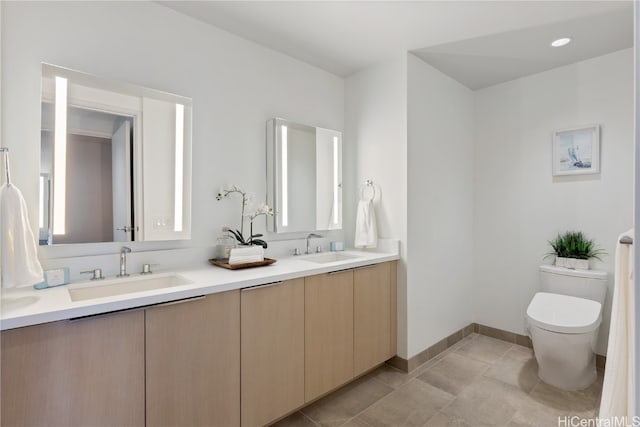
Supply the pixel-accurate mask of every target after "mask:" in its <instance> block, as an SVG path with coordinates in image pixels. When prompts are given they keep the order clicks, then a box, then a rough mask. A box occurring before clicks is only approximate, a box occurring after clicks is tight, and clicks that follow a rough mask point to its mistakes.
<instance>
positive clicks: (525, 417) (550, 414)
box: [510, 396, 569, 427]
mask: <svg viewBox="0 0 640 427" xmlns="http://www.w3.org/2000/svg"><path fill="white" fill-rule="evenodd" d="M566 415H568V413H567V412H565V411H562V410H560V409H556V408H552V407H549V406H547V405H543V404H542V403H540V402H538V401H536V400H535V399H534V398H532V397H531V396H529V397H528V399H525V400H524V401H523V402H522V404H521V405H520V406H519V408H518V410H517V411H516V413H515V414H514V416H513V418H512V419H511V423H510V425H511V426H530V427H547V426H557V425H558V418H559V417H564V416H566ZM567 425H569V424H567Z"/></svg>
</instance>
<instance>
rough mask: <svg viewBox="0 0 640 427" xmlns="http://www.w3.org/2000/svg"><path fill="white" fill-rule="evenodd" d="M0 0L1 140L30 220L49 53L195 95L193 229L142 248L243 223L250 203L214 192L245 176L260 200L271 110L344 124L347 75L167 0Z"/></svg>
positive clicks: (107, 247) (48, 254)
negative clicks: (242, 211)
mask: <svg viewBox="0 0 640 427" xmlns="http://www.w3.org/2000/svg"><path fill="white" fill-rule="evenodd" d="M0 7H1V8H2V28H1V30H2V43H3V45H2V48H3V49H2V70H1V75H2V123H3V124H5V126H3V128H2V140H3V142H4V143H5V144H6V145H7V146H8V147H10V149H11V156H12V161H13V178H14V181H15V183H16V185H18V186H19V187H20V188H21V190H22V191H23V194H24V196H25V199H26V202H27V204H28V206H29V211H30V219H31V223H32V224H37V208H38V204H37V203H38V170H39V150H40V148H39V147H40V79H41V64H40V63H41V62H48V63H53V64H57V65H61V66H65V67H68V68H72V69H76V70H80V71H84V72H88V73H92V74H96V75H99V76H102V77H105V78H109V79H114V80H118V81H124V82H129V83H133V84H139V85H143V86H147V87H151V88H154V89H159V90H163V91H167V92H172V93H177V94H180V95H183V96H188V97H191V98H193V126H194V127H193V218H192V221H193V222H192V227H193V228H192V240H191V241H188V242H165V243H162V242H148V243H145V242H141V243H136V244H133V245H132V247H133V249H134V251H140V250H152V249H160V248H170V247H201V246H211V245H213V244H214V241H215V238H216V237H217V235H218V234H219V232H220V228H221V227H222V226H223V225H231V226H238V225H239V216H240V215H239V208H240V205H239V203H240V202H239V201H238V200H236V199H234V200H225V201H221V202H217V201H216V200H215V193H216V192H217V191H218V189H219V188H220V186H221V185H225V184H236V185H238V186H241V187H243V188H245V189H246V190H248V191H251V192H253V193H255V194H256V200H257V201H258V202H259V201H261V200H262V199H263V198H264V194H265V192H266V184H265V178H264V177H265V163H266V161H265V151H266V150H265V122H266V120H267V119H269V118H273V117H285V118H287V119H290V120H292V121H296V122H300V123H305V124H312V125H317V126H321V127H325V128H330V129H337V130H342V129H343V120H344V82H343V79H341V78H339V77H337V76H334V75H332V74H329V73H327V72H325V71H322V70H319V69H317V68H315V67H312V66H310V65H307V64H305V63H302V62H300V61H297V60H295V59H292V58H290V57H287V56H285V55H283V54H280V53H277V52H275V51H272V50H270V49H266V48H264V47H261V46H259V45H257V44H254V43H252V42H249V41H246V40H244V39H241V38H239V37H237V36H234V35H231V34H229V33H226V32H224V31H222V30H219V29H216V28H214V27H211V26H209V25H206V24H204V23H201V22H199V21H197V20H194V19H192V18H188V17H185V16H183V15H181V14H179V13H177V12H175V11H173V10H171V9H168V8H165V7H163V6H161V5H158V4H155V3H151V2H64V3H63V2H55V3H53V2H51V3H48V2H40V3H31V2H2V4H1V6H0ZM239 165H241V166H239ZM347 191H350V190H347ZM272 238H274V236H268V239H272ZM119 246H120V245H119V244H115V243H113V244H100V245H90V244H89V245H82V246H75V245H74V246H69V247H57V248H56V247H54V248H41V251H40V255H41V258H43V259H47V258H55V257H60V256H73V255H79V254H80V253H82V254H91V253H115V252H117V251H118V250H119ZM188 261H189V260H185V263H188ZM115 262H116V261H114V263H115Z"/></svg>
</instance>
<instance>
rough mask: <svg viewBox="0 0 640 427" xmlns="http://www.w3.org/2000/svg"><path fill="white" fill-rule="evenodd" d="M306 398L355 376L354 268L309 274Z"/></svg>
mask: <svg viewBox="0 0 640 427" xmlns="http://www.w3.org/2000/svg"><path fill="white" fill-rule="evenodd" d="M304 287H305V290H304V292H305V294H304V300H305V302H304V309H305V312H304V315H305V322H304V325H305V353H304V354H305V377H304V378H305V402H309V401H311V400H313V399H315V398H316V397H318V396H321V395H322V394H324V393H326V392H328V391H331V390H333V389H335V388H337V387H338V386H341V385H342V384H345V383H347V382H348V381H349V380H351V379H352V378H353V270H348V271H343V272H337V273H328V274H321V275H317V276H310V277H306V278H305V284H304Z"/></svg>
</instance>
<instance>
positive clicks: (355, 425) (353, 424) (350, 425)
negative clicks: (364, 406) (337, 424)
mask: <svg viewBox="0 0 640 427" xmlns="http://www.w3.org/2000/svg"><path fill="white" fill-rule="evenodd" d="M341 427H371V424H369V423H367V422H366V421H365V420H363V419H361V418H360V417H355V418H351V419H350V420H349V421H347V423H346V424H343V425H342V426H341Z"/></svg>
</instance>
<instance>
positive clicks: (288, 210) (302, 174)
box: [267, 119, 342, 233]
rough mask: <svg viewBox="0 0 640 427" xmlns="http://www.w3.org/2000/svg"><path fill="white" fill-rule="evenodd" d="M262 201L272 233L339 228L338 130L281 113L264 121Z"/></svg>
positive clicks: (340, 159)
mask: <svg viewBox="0 0 640 427" xmlns="http://www.w3.org/2000/svg"><path fill="white" fill-rule="evenodd" d="M267 203H268V204H269V205H270V206H274V207H275V215H274V216H273V218H268V219H267V221H268V230H269V231H272V232H276V233H291V232H302V231H304V232H309V231H317V230H339V229H341V228H342V134H341V133H340V132H338V131H335V130H330V129H323V128H317V127H313V126H306V125H301V124H298V123H294V122H290V121H288V120H284V119H272V120H269V121H268V122H267Z"/></svg>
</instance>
